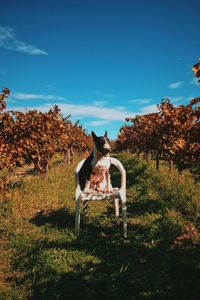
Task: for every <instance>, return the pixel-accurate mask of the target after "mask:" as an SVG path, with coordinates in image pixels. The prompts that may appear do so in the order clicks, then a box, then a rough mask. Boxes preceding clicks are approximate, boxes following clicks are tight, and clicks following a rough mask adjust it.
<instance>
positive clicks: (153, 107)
mask: <svg viewBox="0 0 200 300" xmlns="http://www.w3.org/2000/svg"><path fill="white" fill-rule="evenodd" d="M154 112H158V108H157V105H156V104H152V105H148V106H145V107H142V108H141V109H140V111H139V114H140V115H146V114H151V113H154Z"/></svg>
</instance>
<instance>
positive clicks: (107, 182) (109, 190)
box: [105, 171, 113, 194]
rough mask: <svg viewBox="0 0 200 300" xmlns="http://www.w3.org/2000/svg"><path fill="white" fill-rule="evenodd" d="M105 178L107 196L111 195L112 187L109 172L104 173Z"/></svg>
mask: <svg viewBox="0 0 200 300" xmlns="http://www.w3.org/2000/svg"><path fill="white" fill-rule="evenodd" d="M105 178H106V191H107V193H108V194H110V193H113V188H112V185H111V180H110V174H109V171H106V173H105Z"/></svg>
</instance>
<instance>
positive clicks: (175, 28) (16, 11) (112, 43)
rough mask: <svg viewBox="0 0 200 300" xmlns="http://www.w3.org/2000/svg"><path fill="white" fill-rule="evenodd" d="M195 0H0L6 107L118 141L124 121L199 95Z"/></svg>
mask: <svg viewBox="0 0 200 300" xmlns="http://www.w3.org/2000/svg"><path fill="white" fill-rule="evenodd" d="M199 11H200V2H199V1H197V0H190V1H189V0H188V1H185V0H182V1H180V0H177V1H175V0H174V1H171V0H168V1H163V0H159V1H158V0H143V1H142V0H141V1H134V0H132V1H129V0H123V1H122V0H71V1H68V0H65V1H64V0H59V1H58V0H57V1H56V0H48V1H45V0H29V1H28V0H26V1H25V0H1V10H0V83H1V86H0V87H4V86H6V87H8V88H10V90H11V97H10V98H9V100H8V108H9V109H17V110H23V109H25V108H27V109H31V108H34V109H35V108H36V109H39V110H42V111H45V110H48V108H49V107H51V105H52V104H58V105H59V106H60V108H61V110H62V113H63V115H68V114H71V115H72V119H73V120H77V119H80V121H81V123H82V124H83V125H84V126H85V127H86V128H87V130H88V132H90V131H91V130H94V131H95V132H96V133H97V134H99V135H101V134H103V133H104V131H105V130H108V133H109V136H110V137H111V138H115V137H116V136H117V133H118V130H119V128H120V126H121V125H123V124H124V118H125V117H128V116H134V115H135V114H143V113H148V112H153V111H155V109H156V104H157V103H159V102H160V100H161V99H162V98H164V97H168V98H170V99H172V102H173V103H174V104H176V105H178V104H180V103H183V104H186V103H188V101H189V100H188V99H190V98H192V97H196V96H199V95H200V86H198V85H197V80H195V79H194V78H193V74H192V71H191V68H192V65H193V64H194V63H196V62H197V60H198V58H200V39H199Z"/></svg>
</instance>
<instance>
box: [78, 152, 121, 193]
mask: <svg viewBox="0 0 200 300" xmlns="http://www.w3.org/2000/svg"><path fill="white" fill-rule="evenodd" d="M85 160H86V158H85V159H82V160H81V161H80V162H79V163H78V165H77V167H76V170H75V178H76V183H77V184H79V177H78V173H79V171H80V169H81V167H82V165H83V163H84V161H85ZM110 162H111V164H112V165H114V166H115V167H116V168H117V169H118V170H119V171H120V174H121V187H123V188H126V171H125V169H124V166H123V165H122V163H121V162H120V161H119V160H118V159H117V158H114V157H110Z"/></svg>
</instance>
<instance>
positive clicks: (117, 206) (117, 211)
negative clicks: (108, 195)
mask: <svg viewBox="0 0 200 300" xmlns="http://www.w3.org/2000/svg"><path fill="white" fill-rule="evenodd" d="M114 207H115V217H119V199H118V198H115V199H114Z"/></svg>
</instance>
